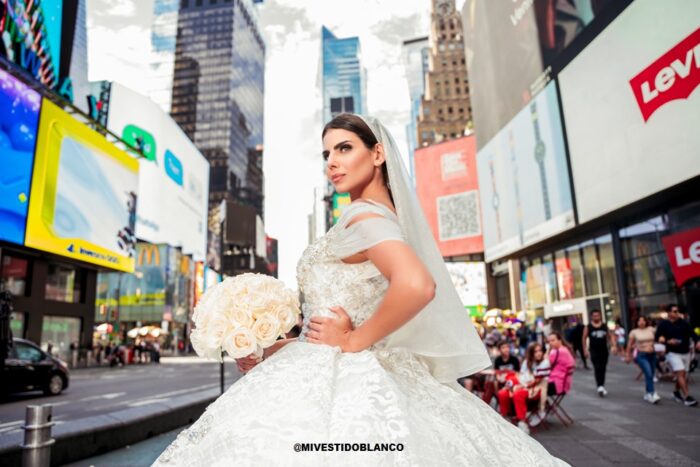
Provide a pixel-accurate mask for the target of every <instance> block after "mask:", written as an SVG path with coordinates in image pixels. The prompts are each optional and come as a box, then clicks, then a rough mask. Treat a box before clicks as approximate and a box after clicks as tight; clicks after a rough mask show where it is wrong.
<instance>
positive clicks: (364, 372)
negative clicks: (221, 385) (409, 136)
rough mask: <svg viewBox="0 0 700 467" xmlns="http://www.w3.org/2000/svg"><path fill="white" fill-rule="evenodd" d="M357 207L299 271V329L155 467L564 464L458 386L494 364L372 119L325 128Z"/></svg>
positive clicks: (334, 175)
mask: <svg viewBox="0 0 700 467" xmlns="http://www.w3.org/2000/svg"><path fill="white" fill-rule="evenodd" d="M322 137H323V157H324V159H325V160H326V161H327V169H326V175H327V176H328V178H329V179H330V180H331V182H332V183H333V184H334V186H335V189H336V191H337V192H339V193H349V194H350V197H351V199H352V203H351V204H350V205H349V206H348V207H347V208H346V209H345V211H344V212H343V214H342V215H341V217H340V219H339V220H338V222H337V223H336V225H334V226H333V227H332V228H331V229H330V230H329V231H328V233H327V234H326V235H325V236H324V237H322V238H320V239H318V240H317V241H315V242H314V243H312V244H311V245H309V247H308V248H307V249H306V250H305V251H304V253H303V255H302V257H301V259H300V260H299V263H298V265H297V281H298V285H299V291H300V298H301V302H302V311H303V315H304V325H303V329H302V334H301V336H300V337H299V338H298V339H285V340H279V341H277V342H276V343H275V344H274V345H273V346H272V347H270V348H268V349H266V350H265V354H264V356H263V360H262V362H257V361H255V360H254V359H253V358H252V357H249V358H244V359H240V360H238V367H239V369H240V370H241V371H243V372H244V373H246V376H245V377H243V378H241V379H240V380H239V381H237V382H236V383H235V384H234V385H233V386H231V388H229V390H228V391H227V392H226V393H224V394H223V395H222V396H221V397H219V398H218V399H217V400H216V401H215V402H214V403H212V404H211V405H210V406H209V407H208V408H207V410H206V411H205V412H204V414H203V415H202V416H201V417H200V418H199V420H197V422H195V423H194V424H193V425H192V426H191V427H190V428H188V429H186V430H184V431H183V432H181V433H180V434H179V435H178V437H177V439H176V440H175V441H174V442H173V443H172V444H171V445H170V446H169V447H168V448H167V449H166V450H165V451H164V452H163V453H162V454H161V455H160V457H159V458H158V459H157V460H156V462H155V464H154V465H159V466H165V465H183V466H185V465H186V466H207V467H210V466H216V465H314V466H315V465H332V466H335V465H391V466H394V465H400V466H403V465H406V466H436V465H478V466H482V465H488V466H500V465H507V464H511V463H513V462H516V463H517V464H518V465H531V466H545V465H565V464H564V463H563V462H562V461H560V460H559V459H556V458H553V457H551V456H550V455H549V453H548V452H547V451H546V450H545V449H544V448H543V447H542V446H541V445H540V444H539V443H538V442H537V441H535V440H534V439H532V438H530V437H529V436H528V435H527V434H525V433H524V432H522V431H521V430H519V429H518V428H516V427H515V426H513V425H512V424H510V423H508V422H507V421H506V420H504V419H503V418H501V416H500V415H498V413H497V412H496V411H495V410H493V409H492V408H491V407H490V406H488V405H486V404H485V403H484V402H482V401H481V400H480V399H478V398H477V397H475V396H473V395H472V394H471V393H469V392H467V391H465V390H464V389H463V388H461V387H459V386H458V385H457V384H456V379H457V378H459V377H462V376H466V375H469V374H472V373H475V372H477V371H479V370H482V369H484V368H486V367H487V366H489V365H490V361H489V358H488V356H487V354H486V351H485V349H484V346H483V345H482V343H481V341H480V340H479V338H478V336H477V334H476V331H475V329H474V326H473V325H472V323H471V322H470V321H469V317H468V315H467V313H465V312H464V308H463V306H462V304H461V302H460V300H459V297H458V296H457V293H456V291H455V289H454V287H453V286H452V283H451V281H450V278H449V275H448V272H447V269H446V267H445V265H444V263H443V260H442V257H441V256H440V253H439V250H438V248H437V245H436V244H435V241H434V240H433V237H432V234H431V231H430V229H429V227H428V225H427V222H426V220H425V218H424V216H423V214H422V212H421V209H420V206H419V204H418V201H417V199H416V197H415V194H414V192H413V191H412V189H411V184H410V182H409V179H408V175H407V173H406V170H405V168H404V167H403V163H402V162H401V159H400V156H399V153H398V150H397V148H396V144H395V142H394V140H393V138H392V137H391V136H390V135H389V133H388V132H387V130H386V128H385V127H384V126H383V125H382V124H381V123H380V122H379V121H377V120H376V119H373V118H365V117H359V116H357V115H352V114H342V115H339V116H337V117H336V118H334V119H333V120H332V121H331V122H329V123H328V124H327V125H326V126H325V128H324V130H323V134H322Z"/></svg>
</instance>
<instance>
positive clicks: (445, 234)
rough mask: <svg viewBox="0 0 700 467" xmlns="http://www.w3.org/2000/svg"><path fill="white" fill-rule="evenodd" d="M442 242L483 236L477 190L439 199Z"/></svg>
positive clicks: (438, 210) (439, 232) (438, 215)
mask: <svg viewBox="0 0 700 467" xmlns="http://www.w3.org/2000/svg"><path fill="white" fill-rule="evenodd" d="M437 217H438V234H439V236H440V241H442V242H444V241H447V240H455V239H458V238H465V237H473V236H475V235H481V221H480V219H479V199H478V193H477V190H471V191H465V192H463V193H457V194H455V195H448V196H441V197H439V198H437Z"/></svg>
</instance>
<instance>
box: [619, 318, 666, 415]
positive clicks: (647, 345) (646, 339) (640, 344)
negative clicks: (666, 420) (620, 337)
mask: <svg viewBox="0 0 700 467" xmlns="http://www.w3.org/2000/svg"><path fill="white" fill-rule="evenodd" d="M655 333H656V329H654V328H653V327H651V326H649V323H648V322H647V318H646V316H640V317H639V318H637V327H636V328H634V329H632V331H630V335H629V341H628V343H627V355H626V357H625V362H626V363H630V362H631V361H632V351H633V349H634V352H635V353H636V355H635V356H634V361H635V362H636V363H637V365H638V366H639V368H640V369H641V370H642V373H644V383H645V385H646V392H645V393H644V400H645V401H647V402H649V403H651V404H656V403H658V402H659V401H660V400H661V397H659V395H658V394H657V393H656V391H655V390H654V371H655V370H656V351H655V350H654V335H655Z"/></svg>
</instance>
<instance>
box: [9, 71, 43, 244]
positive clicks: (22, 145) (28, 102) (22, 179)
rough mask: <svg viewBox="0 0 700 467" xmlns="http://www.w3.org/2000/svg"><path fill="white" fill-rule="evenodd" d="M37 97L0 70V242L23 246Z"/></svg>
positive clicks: (24, 85) (39, 101) (39, 100)
mask: <svg viewBox="0 0 700 467" xmlns="http://www.w3.org/2000/svg"><path fill="white" fill-rule="evenodd" d="M40 108H41V96H40V95H39V94H38V93H37V92H36V91H34V90H32V89H31V88H29V86H27V85H26V84H24V83H22V82H21V81H19V80H18V79H16V78H14V77H13V76H11V75H9V74H8V73H7V72H5V71H3V70H0V167H1V168H2V169H1V170H0V240H5V241H8V242H12V243H16V244H18V245H22V244H23V243H24V232H25V225H26V223H27V209H28V207H29V188H30V185H31V179H32V164H33V163H34V147H35V145H36V133H37V127H38V125H39V109H40Z"/></svg>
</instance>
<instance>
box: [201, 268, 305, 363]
mask: <svg viewBox="0 0 700 467" xmlns="http://www.w3.org/2000/svg"><path fill="white" fill-rule="evenodd" d="M300 314H301V310H300V308H299V298H298V296H297V294H296V293H295V292H293V291H292V290H290V289H288V288H286V287H285V286H284V283H283V282H282V281H280V280H278V279H275V278H274V277H271V276H266V275H263V274H252V273H246V274H241V275H239V276H235V277H229V278H227V279H225V280H224V281H223V282H220V283H219V284H216V285H215V286H213V287H212V288H210V289H207V291H206V292H205V293H204V295H202V298H201V299H200V301H199V303H198V304H197V306H196V307H195V309H194V314H193V315H192V321H194V325H195V328H194V329H193V330H192V332H191V333H190V342H192V347H194V350H195V351H196V352H197V354H198V355H199V356H200V357H205V358H213V359H216V360H219V361H222V355H221V352H222V350H225V351H226V352H227V353H228V354H229V356H231V357H233V358H243V357H246V356H248V355H250V354H253V355H255V356H256V357H261V356H262V354H263V349H265V348H267V347H269V346H271V345H272V344H273V343H274V342H275V341H276V340H277V338H278V337H284V335H285V334H286V333H287V332H289V331H290V330H291V329H292V327H294V324H296V322H297V317H298V316H299V315H300Z"/></svg>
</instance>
